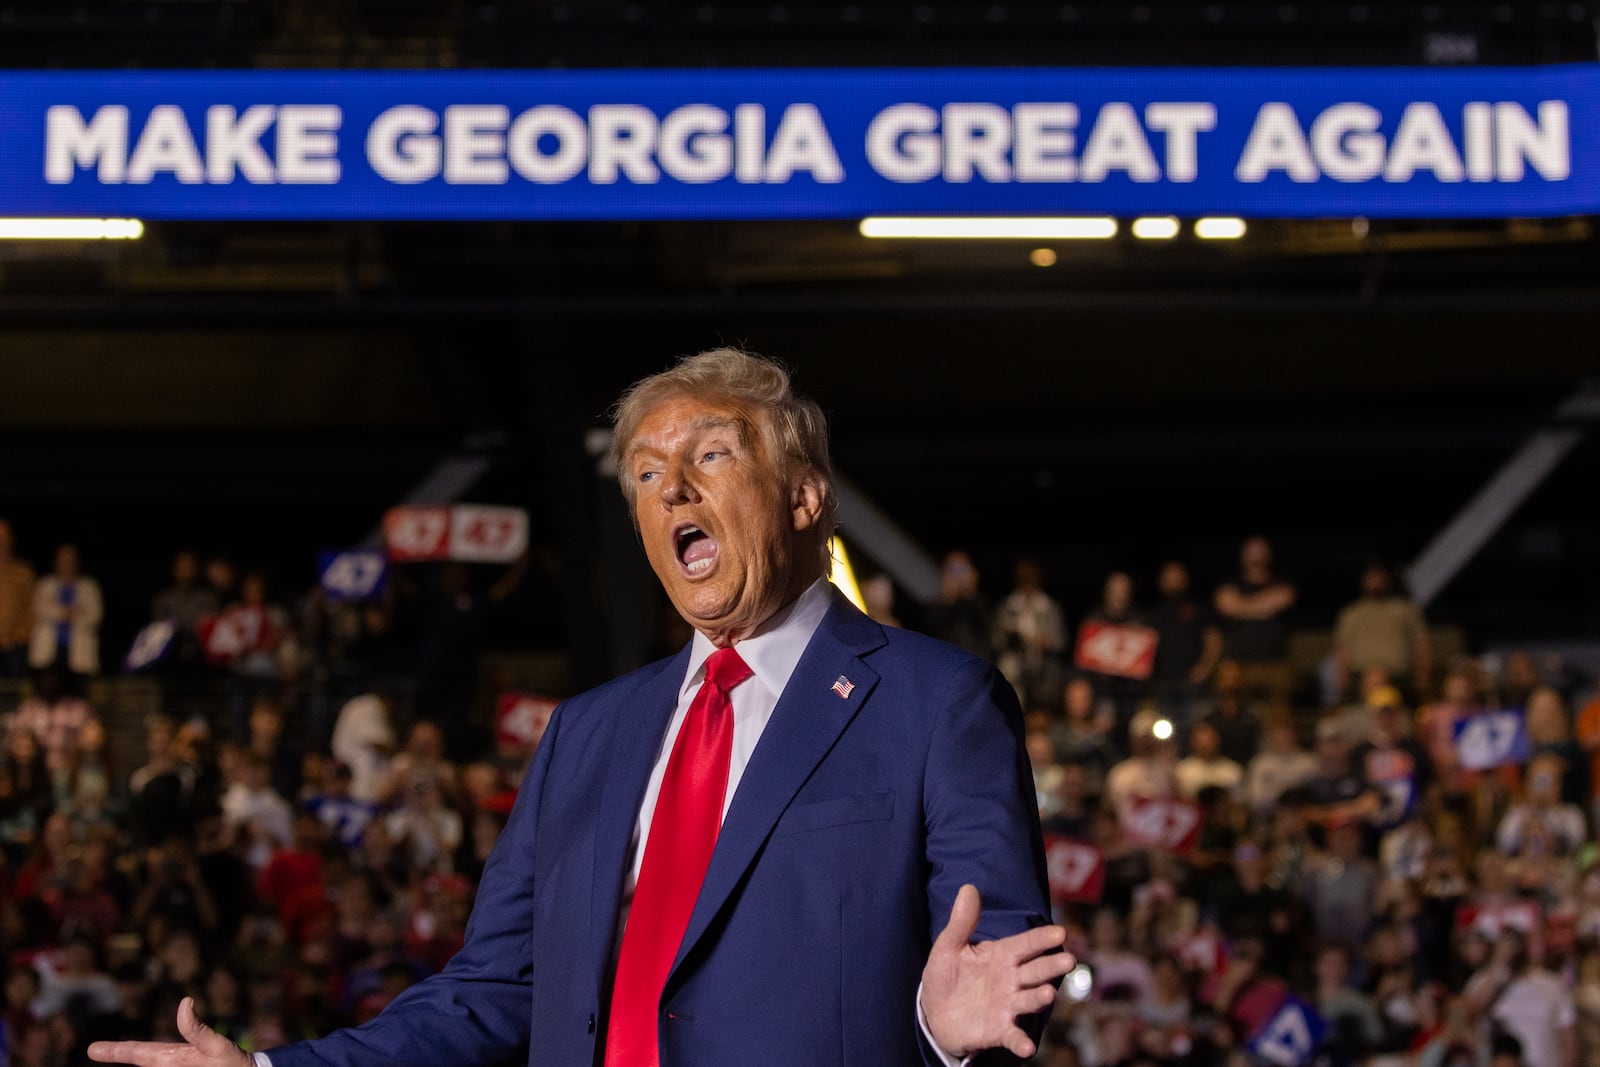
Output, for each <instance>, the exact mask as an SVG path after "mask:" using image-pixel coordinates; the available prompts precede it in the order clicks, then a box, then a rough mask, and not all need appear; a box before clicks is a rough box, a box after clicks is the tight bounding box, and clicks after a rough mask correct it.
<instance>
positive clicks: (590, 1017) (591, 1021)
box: [589, 1012, 594, 1034]
mask: <svg viewBox="0 0 1600 1067" xmlns="http://www.w3.org/2000/svg"><path fill="white" fill-rule="evenodd" d="M589 1032H590V1033H591V1034H592V1033H594V1013H593V1012H590V1013H589Z"/></svg>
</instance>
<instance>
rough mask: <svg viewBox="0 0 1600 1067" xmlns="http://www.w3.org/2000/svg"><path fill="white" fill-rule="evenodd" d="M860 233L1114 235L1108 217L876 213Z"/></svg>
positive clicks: (1043, 237)
mask: <svg viewBox="0 0 1600 1067" xmlns="http://www.w3.org/2000/svg"><path fill="white" fill-rule="evenodd" d="M860 228H861V236H863V237H900V238H931V239H945V240H971V239H977V240H991V241H1005V240H1031V241H1078V240H1097V239H1098V240H1104V239H1105V238H1108V237H1115V236H1116V235H1117V220H1116V219H1107V218H914V217H910V216H907V217H896V216H887V215H875V216H872V217H870V218H865V219H862V220H861V227H860Z"/></svg>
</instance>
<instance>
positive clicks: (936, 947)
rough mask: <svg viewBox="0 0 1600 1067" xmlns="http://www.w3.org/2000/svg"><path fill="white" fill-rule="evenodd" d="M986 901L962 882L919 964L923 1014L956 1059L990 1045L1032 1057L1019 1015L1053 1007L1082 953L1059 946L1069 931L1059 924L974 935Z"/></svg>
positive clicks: (942, 1045)
mask: <svg viewBox="0 0 1600 1067" xmlns="http://www.w3.org/2000/svg"><path fill="white" fill-rule="evenodd" d="M982 908H983V904H982V901H981V900H980V899H979V897H978V890H977V887H976V886H971V885H964V886H962V887H961V891H960V892H959V893H957V894H956V901H955V904H954V905H953V906H952V907H951V909H950V922H949V924H948V925H947V926H945V928H944V932H943V933H941V934H940V935H939V938H938V940H936V941H935V942H934V943H933V950H932V951H931V952H929V954H928V965H927V966H926V967H924V968H923V970H922V1014H923V1018H924V1019H925V1020H926V1021H927V1024H928V1034H929V1036H930V1037H932V1038H933V1040H934V1041H935V1042H936V1043H937V1044H938V1046H939V1047H940V1048H941V1049H943V1050H944V1051H945V1052H946V1053H948V1054H949V1055H950V1056H952V1057H954V1058H956V1059H962V1058H965V1057H967V1056H971V1055H972V1054H973V1053H975V1052H981V1051H983V1050H984V1049H990V1048H1005V1049H1007V1050H1009V1051H1010V1052H1011V1053H1012V1054H1014V1055H1016V1056H1018V1057H1020V1058H1022V1059H1027V1058H1028V1057H1029V1056H1032V1055H1033V1054H1034V1052H1036V1051H1037V1048H1036V1046H1035V1045H1034V1043H1033V1039H1032V1038H1030V1037H1029V1036H1028V1035H1027V1034H1026V1033H1024V1032H1023V1029H1022V1027H1020V1026H1018V1025H1017V1017H1018V1016H1020V1015H1032V1014H1033V1013H1035V1012H1039V1011H1043V1010H1044V1009H1045V1008H1048V1007H1049V1006H1050V1004H1051V1003H1052V1002H1053V1001H1054V1000H1055V996H1056V983H1057V982H1059V981H1060V980H1061V978H1062V976H1063V975H1065V974H1066V973H1067V972H1068V971H1070V970H1072V968H1073V967H1075V966H1077V960H1075V959H1073V957H1072V954H1071V953H1067V952H1058V951H1056V950H1057V949H1059V948H1060V947H1061V946H1062V944H1063V943H1064V942H1065V941H1066V939H1067V932H1066V931H1065V930H1064V929H1062V928H1061V927H1059V926H1040V927H1036V928H1034V929H1032V930H1025V931H1023V932H1022V933H1020V934H1013V935H1012V936H1011V937H1003V938H1001V939H999V940H998V941H977V942H974V941H973V940H972V935H973V933H974V932H976V930H977V929H978V916H979V915H980V914H981V913H982Z"/></svg>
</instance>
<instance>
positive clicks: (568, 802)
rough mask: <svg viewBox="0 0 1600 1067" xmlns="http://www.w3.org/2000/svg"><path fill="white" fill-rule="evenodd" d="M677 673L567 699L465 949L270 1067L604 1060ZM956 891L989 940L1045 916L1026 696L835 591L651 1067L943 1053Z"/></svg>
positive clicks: (892, 1063) (485, 884) (764, 756)
mask: <svg viewBox="0 0 1600 1067" xmlns="http://www.w3.org/2000/svg"><path fill="white" fill-rule="evenodd" d="M687 663H688V650H687V649H685V650H684V651H683V652H681V653H679V654H678V655H677V656H675V657H673V658H671V659H667V660H663V661H661V662H658V663H655V664H652V665H651V666H648V667H644V668H642V669H640V670H638V671H635V672H633V673H631V674H628V675H626V676H624V677H622V678H619V679H617V680H615V681H613V682H610V683H608V684H607V685H604V686H601V687H600V688H598V689H595V690H592V691H590V692H588V693H585V694H583V695H581V696H578V697H574V698H573V699H571V700H569V701H567V702H565V703H563V704H562V705H561V706H560V707H559V708H558V709H557V710H556V711H555V713H554V714H553V715H552V717H551V720H550V726H549V729H548V730H547V732H546V734H545V736H544V740H543V741H542V742H541V744H540V746H539V751H538V754H537V756H536V757H535V759H534V763H533V766H532V767H531V768H530V769H529V771H528V776H527V778H526V780H525V781H524V783H523V787H522V790H521V792H520V794H519V795H518V798H517V803H516V807H515V809H514V810H513V812H512V814H511V819H510V822H509V823H508V825H507V826H506V828H505V831H504V833H503V834H502V835H501V838H500V841H499V844H498V845H497V846H496V848H495V850H494V853H493V856H492V858H491V859H490V861H489V864H488V866H487V867H486V869H485V870H484V875H483V880H482V883H481V885H480V887H479V891H478V898H477V903H476V906H475V908H474V911H473V915H472V919H471V922H470V924H469V926H468V930H467V940H466V946H465V948H463V949H462V951H461V952H460V953H458V954H457V955H456V957H455V959H453V960H452V961H451V962H450V964H449V966H448V967H446V969H445V970H444V971H443V972H442V973H441V974H438V975H435V976H434V977H432V978H429V979H428V980H426V981H424V982H422V983H420V984H419V985H417V986H415V987H413V988H412V989H410V990H408V991H407V992H406V993H405V994H403V995H402V996H401V997H399V998H397V999H396V1000H395V1002H394V1003H393V1004H391V1005H390V1007H389V1008H388V1010H386V1011H385V1012H384V1013H383V1014H382V1015H381V1016H379V1018H377V1019H376V1020H374V1021H373V1022H371V1023H368V1024H367V1025H365V1026H362V1027H360V1028H357V1029H354V1030H345V1031H340V1032H338V1033H336V1034H333V1035H331V1036H329V1037H325V1038H322V1039H320V1040H317V1041H312V1042H305V1043H300V1044H296V1045H291V1046H287V1047H284V1048H281V1049H276V1050H274V1051H272V1052H271V1053H270V1056H271V1059H272V1063H273V1067H359V1065H367V1064H376V1063H404V1064H428V1065H440V1067H444V1065H456V1064H460V1065H476V1064H500V1063H508V1064H509V1063H517V1062H519V1061H526V1062H527V1063H528V1064H530V1065H559V1067H584V1065H588V1064H592V1063H596V1062H598V1057H599V1056H600V1055H601V1051H600V1050H601V1046H602V1045H603V1038H604V1035H605V1017H604V1011H605V1005H606V1003H607V1001H608V999H609V988H610V981H611V968H612V965H613V963H612V961H613V949H614V944H615V941H616V939H617V935H618V931H617V919H618V910H619V906H620V904H621V894H622V887H623V881H624V876H625V869H626V866H627V864H628V861H629V846H630V844H631V841H632V837H633V831H634V823H635V820H636V819H637V818H638V813H639V806H640V804H641V803H642V802H643V798H644V789H645V783H646V780H647V779H648V777H649V775H650V770H651V767H652V765H653V763H654V762H655V759H656V755H657V752H658V750H659V748H660V745H661V739H662V737H663V736H664V734H665V732H666V728H667V724H668V721H669V720H670V718H671V716H672V713H673V710H674V708H675V706H676V704H677V699H678V691H679V688H680V687H681V685H682V684H683V679H684V674H685V671H686V669H687ZM841 676H843V677H845V678H847V679H848V680H849V681H850V682H851V683H853V684H854V688H853V689H852V690H851V691H850V694H849V696H848V697H844V698H841V697H840V696H839V694H838V693H837V692H835V691H834V690H833V688H832V686H833V683H834V681H835V680H836V679H837V678H839V677H841ZM965 882H971V883H973V884H975V885H976V886H977V887H978V888H979V890H980V891H981V893H982V894H983V918H982V923H981V925H980V928H979V936H980V937H1003V936H1006V935H1009V934H1014V933H1017V932H1019V931H1021V930H1024V929H1027V928H1029V927H1031V926H1036V925H1040V924H1042V923H1045V922H1047V921H1048V920H1047V919H1046V915H1047V914H1048V912H1049V905H1048V897H1047V888H1046V878H1045V867H1044V859H1043V855H1042V850H1041V845H1040V837H1039V827H1038V817H1037V810H1036V807H1035V799H1034V793H1033V782H1032V776H1031V774H1030V772H1029V769H1028V764H1027V759H1026V756H1025V753H1024V749H1023V743H1022V725H1021V718H1020V715H1019V712H1018V709H1017V703H1016V698H1015V696H1014V695H1013V694H1012V692H1011V689H1010V687H1009V686H1007V685H1006V683H1005V682H1004V681H1003V680H1002V679H1001V678H1000V677H999V675H998V674H997V673H996V672H995V671H994V669H993V668H991V667H990V666H989V664H987V663H985V662H984V661H982V660H980V659H977V658H975V657H973V656H971V655H970V654H968V653H966V652H963V651H961V650H959V649H956V648H954V647H952V646H950V645H946V644H943V643H941V642H938V641H934V640H932V639H930V638H927V637H923V636H921V635H918V634H914V633H910V632H907V631H904V630H898V629H892V628H890V629H886V628H884V627H882V626H880V625H878V624H877V623H875V622H873V621H872V620H870V619H868V618H867V617H866V616H864V615H862V614H861V613H860V612H858V611H856V609H855V608H853V607H851V606H850V604H849V603H848V602H847V601H845V600H844V599H843V598H842V597H840V596H837V595H836V596H835V598H834V603H833V604H832V605H831V606H830V607H829V610H828V613H827V615H826V616H825V618H824V619H823V622H822V624H821V625H820V627H819V628H818V630H817V633H816V635H815V636H814V637H813V638H812V640H811V643H810V645H809V646H808V647H807V648H806V650H805V653H804V655H803V656H802V657H801V659H800V663H799V665H798V667H797V668H796V670H795V673H794V676H793V677H792V678H791V679H790V682H789V685H788V687H787V688H786V689H785V691H784V692H783V694H782V697H781V699H780V700H779V701H778V705H777V707H776V709H775V710H774V712H773V714H772V718H771V720H770V721H769V722H768V724H767V727H766V730H765V732H764V733H763V734H762V736H761V739H760V742H759V743H758V745H757V746H756V749H755V751H754V753H753V754H752V755H751V758H750V762H749V764H748V766H747V767H746V770H745V773H744V777H743V779H742V780H741V781H740V783H739V787H738V791H737V792H736V794H735V796H734V798H733V802H732V804H731V806H730V807H729V809H728V813H727V816H726V818H725V819H724V821H723V825H722V831H721V834H720V836H719V837H718V839H717V846H716V852H715V854H714V855H713V857H712V860H711V866H710V869H709V870H708V871H707V873H706V880H705V884H704V886H703V887H702V889H701V891H700V898H699V901H698V903H697V904H696V906H695V911H694V914H693V916H692V917H691V919H690V921H689V927H688V930H687V932H686V933H685V935H684V939H683V945H682V947H681V948H680V949H679V951H678V957H677V960H676V962H675V964H674V967H673V970H672V973H671V975H670V976H669V978H668V980H667V985H666V989H665V991H664V993H663V996H662V1002H661V1009H662V1010H661V1024H660V1025H661V1030H660V1041H661V1046H660V1047H661V1063H662V1067H743V1065H761V1067H780V1065H791V1064H792V1065H794V1067H827V1065H833V1064H838V1065H841V1067H843V1065H847V1064H848V1065H858V1067H902V1065H904V1067H913V1065H920V1064H924V1063H935V1062H937V1061H935V1060H934V1059H933V1058H932V1054H931V1052H930V1050H928V1049H927V1048H926V1047H925V1043H924V1042H923V1040H922V1038H921V1034H920V1030H919V1029H918V1027H917V1024H916V1017H915V996H916V989H917V984H918V982H919V981H920V979H921V974H922V968H923V965H924V963H925V962H926V961H927V956H928V950H929V948H930V947H931V945H932V941H933V938H934V937H935V936H936V935H937V934H938V932H939V931H940V930H941V929H943V927H944V924H945V922H946V921H947V920H948V918H949V914H950V906H951V903H952V901H953V900H954V898H955V895H956V890H958V889H959V888H960V887H961V885H962V884H963V883H965Z"/></svg>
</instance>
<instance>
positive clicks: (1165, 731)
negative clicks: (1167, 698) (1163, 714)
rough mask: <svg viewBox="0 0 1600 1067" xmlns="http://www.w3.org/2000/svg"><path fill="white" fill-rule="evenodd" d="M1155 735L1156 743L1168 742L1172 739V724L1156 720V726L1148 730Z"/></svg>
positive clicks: (1163, 720) (1164, 720)
mask: <svg viewBox="0 0 1600 1067" xmlns="http://www.w3.org/2000/svg"><path fill="white" fill-rule="evenodd" d="M1150 732H1151V733H1153V734H1155V735H1156V740H1157V741H1170V740H1171V739H1172V723H1171V722H1169V721H1168V720H1166V719H1157V720H1156V724H1155V725H1154V726H1152V727H1151V728H1150Z"/></svg>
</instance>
